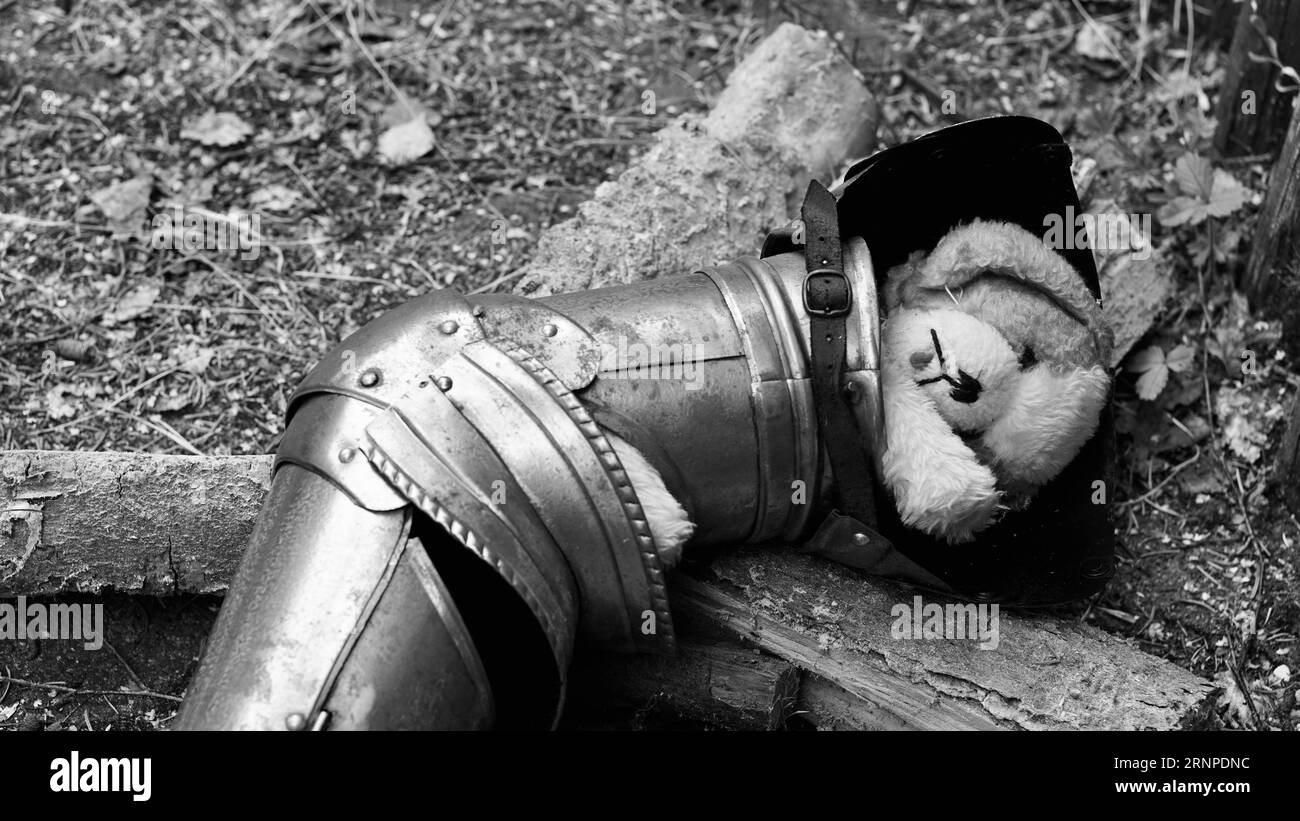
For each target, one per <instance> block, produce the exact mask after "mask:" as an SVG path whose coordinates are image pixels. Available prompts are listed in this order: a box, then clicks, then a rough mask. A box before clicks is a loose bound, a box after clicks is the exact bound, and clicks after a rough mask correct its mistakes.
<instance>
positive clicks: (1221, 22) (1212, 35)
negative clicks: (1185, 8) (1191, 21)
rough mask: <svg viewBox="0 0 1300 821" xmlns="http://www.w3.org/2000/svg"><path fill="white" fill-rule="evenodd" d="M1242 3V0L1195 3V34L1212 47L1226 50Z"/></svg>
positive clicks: (1206, 0) (1207, 0)
mask: <svg viewBox="0 0 1300 821" xmlns="http://www.w3.org/2000/svg"><path fill="white" fill-rule="evenodd" d="M1242 5H1243V0H1203V2H1201V3H1198V4H1196V6H1195V7H1194V8H1195V19H1196V35H1197V36H1198V37H1200V38H1202V39H1203V40H1204V42H1205V44H1206V45H1208V46H1209V47H1210V48H1212V49H1215V50H1217V51H1226V50H1228V49H1229V48H1231V46H1232V35H1233V32H1234V31H1235V30H1236V28H1237V16H1238V14H1239V13H1240V12H1241V7H1242Z"/></svg>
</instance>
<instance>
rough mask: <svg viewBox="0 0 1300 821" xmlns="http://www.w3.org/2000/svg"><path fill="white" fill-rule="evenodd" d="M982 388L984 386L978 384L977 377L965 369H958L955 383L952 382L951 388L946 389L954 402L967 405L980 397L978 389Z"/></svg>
mask: <svg viewBox="0 0 1300 821" xmlns="http://www.w3.org/2000/svg"><path fill="white" fill-rule="evenodd" d="M982 390H984V386H983V385H981V384H980V381H979V380H978V379H976V378H975V377H973V376H971V375H970V374H968V373H966V372H965V371H962V370H959V371H957V380H956V383H955V384H953V387H952V390H950V391H948V395H949V396H951V397H952V398H953V401H954V402H961V403H962V404H964V405H969V404H971V403H973V402H974V401H975V400H976V399H979V398H980V391H982Z"/></svg>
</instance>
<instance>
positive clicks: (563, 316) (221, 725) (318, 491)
mask: <svg viewBox="0 0 1300 821" xmlns="http://www.w3.org/2000/svg"><path fill="white" fill-rule="evenodd" d="M1005 119H1006V120H1013V121H1017V122H1013V123H1010V124H1008V123H1006V122H1005V121H1004V122H1002V123H1001V124H1000V125H999V124H997V123H993V124H992V125H989V124H988V123H991V122H993V121H983V122H984V123H985V124H984V125H981V124H980V123H979V122H977V123H970V124H965V125H962V126H957V127H955V128H954V129H952V131H954V132H960V133H958V134H956V136H955V137H953V138H950V139H946V140H944V139H940V140H932V139H931V138H928V137H927V138H923V139H921V140H918V141H916V142H914V143H910V144H907V145H904V146H900V147H899V148H896V149H891V151H890V152H884V153H882V154H879V155H876V157H875V158H872V160H869V161H868V162H867V163H866V164H864V166H862V167H860V168H858V169H855V172H856V173H855V175H854V177H853V180H852V181H851V183H850V184H849V185H847V186H846V187H845V188H844V190H842V191H841V192H840V199H839V206H838V208H839V210H838V223H839V224H838V226H837V225H836V220H837V217H836V212H835V203H834V201H833V200H832V201H831V202H830V209H831V210H830V217H829V223H827V221H826V220H824V219H822V220H820V221H818V220H817V219H814V220H813V221H812V222H811V223H810V224H809V225H808V226H805V227H810V228H813V229H814V230H813V236H811V237H809V238H808V244H807V245H806V246H803V247H801V246H799V245H798V244H797V243H796V242H794V241H792V240H793V239H794V238H793V237H791V236H790V235H789V234H788V233H784V234H780V233H779V234H776V235H774V236H773V237H772V238H770V241H769V243H768V244H767V246H766V247H765V250H764V254H763V256H762V257H761V258H746V259H741V260H738V261H736V262H732V263H729V264H726V265H722V266H719V267H714V268H705V269H702V270H699V271H697V272H695V273H690V274H686V275H683V276H679V277H673V278H665V279H660V280H652V281H647V282H641V283H637V284H632V285H625V286H620V287H615V288H607V289H600V290H594V291H587V292H583V293H576V294H565V295H558V296H553V297H548V298H545V299H540V300H529V299H524V298H521V297H515V296H504V295H490V296H471V297H466V296H462V295H459V294H456V293H453V292H450V291H441V292H436V293H432V294H429V295H427V296H424V297H421V298H418V299H415V300H413V301H411V302H409V303H407V304H405V305H402V306H400V307H398V308H396V309H394V310H392V311H390V312H389V313H387V314H384V315H383V316H381V317H380V318H379V319H377V320H375V321H374V322H372V323H370V324H369V325H367V326H366V327H364V328H363V329H361V330H360V331H358V332H357V333H355V334H353V335H352V336H350V337H349V338H348V339H346V340H345V341H344V342H343V343H342V344H340V345H339V346H338V347H337V348H336V349H334V350H333V351H331V352H330V353H329V354H327V355H326V356H325V357H324V359H323V360H322V361H321V362H320V363H319V365H318V366H317V367H316V368H315V369H314V370H313V371H312V372H311V373H310V374H309V375H308V377H307V378H306V380H305V381H304V382H303V384H302V385H301V386H300V387H299V388H298V390H297V391H296V392H295V394H294V395H293V397H292V398H291V400H290V406H289V411H288V416H289V422H288V427H287V430H286V432H285V435H284V438H283V440H282V443H281V445H280V448H279V450H278V452H277V455H276V460H275V467H274V472H273V477H272V482H271V488H270V491H269V494H268V496H267V499H266V502H265V507H264V509H263V511H262V513H261V515H260V517H259V519H258V522H257V525H256V527H255V529H254V533H253V535H252V538H251V540H250V544H249V546H248V552H247V554H246V556H245V558H244V560H243V562H242V564H241V566H240V569H239V572H238V574H237V575H236V577H235V579H234V581H233V582H232V585H231V589H230V593H229V595H228V597H227V599H226V602H225V604H224V606H223V607H222V610H221V613H220V616H219V618H218V620H217V625H216V628H215V630H214V632H213V635H212V636H211V638H210V641H209V643H208V647H207V650H206V652H205V655H204V658H203V661H202V663H201V665H200V668H199V671H198V673H197V674H196V676H195V678H194V681H193V682H192V684H191V686H190V690H189V693H188V694H187V697H186V700H185V704H184V707H183V709H182V711H181V715H180V716H179V718H178V720H177V723H176V726H177V727H178V728H183V729H226V728H250V729H251V728H258V729H279V728H288V729H314V728H326V729H387V728H404V729H435V728H437V729H470V728H487V727H547V726H551V725H553V724H554V722H555V721H556V719H557V718H558V715H559V711H560V708H561V706H562V704H563V698H564V686H565V677H566V675H567V671H568V668H569V662H570V659H571V658H572V655H573V649H574V646H575V644H576V643H577V642H579V641H582V642H586V643H589V644H592V645H597V646H600V647H602V648H606V649H614V650H623V651H651V652H666V651H671V649H672V647H673V623H672V615H671V612H670V610H669V603H668V595H667V590H666V586H665V567H664V562H663V561H662V558H661V556H660V554H659V552H658V550H656V545H655V542H654V538H653V534H652V532H651V530H650V527H649V525H648V523H647V519H646V513H645V511H644V509H643V507H642V504H641V500H640V498H639V497H638V491H637V488H636V487H635V486H634V484H633V482H632V481H631V480H630V479H629V476H628V473H627V470H626V469H625V467H624V465H623V463H622V462H621V460H620V458H619V456H618V453H617V452H616V450H615V448H614V446H613V445H612V444H611V441H612V440H611V436H616V437H617V438H618V439H620V440H622V441H623V442H625V443H627V444H628V445H630V446H631V447H633V448H635V449H636V450H637V452H638V453H640V454H641V455H642V456H644V458H645V460H646V461H647V462H648V463H649V464H650V465H651V466H653V468H654V469H655V470H656V471H657V472H658V474H659V476H660V477H661V478H662V479H663V482H664V484H665V486H666V487H667V489H668V490H669V491H670V492H671V494H672V496H673V497H675V499H676V500H677V501H678V502H680V504H681V505H682V506H683V507H684V508H685V510H686V511H687V512H688V513H689V515H690V518H691V520H692V521H693V522H694V525H695V528H696V533H695V537H694V540H693V544H708V543H716V544H722V543H729V544H734V543H741V542H764V541H775V542H778V543H782V544H788V543H801V542H804V541H808V543H809V545H810V548H811V549H813V550H815V551H817V552H819V553H821V554H822V555H825V556H829V557H831V558H836V559H839V560H842V561H846V562H849V563H851V564H854V565H855V566H858V567H862V568H866V569H868V570H870V571H872V572H876V573H880V574H883V575H889V576H892V577H895V578H903V579H906V580H908V581H911V582H914V583H917V584H921V585H924V586H927V587H929V588H931V589H937V590H941V591H949V592H951V591H958V592H963V593H965V594H967V595H972V596H978V597H983V598H989V599H996V600H1001V601H1011V602H1045V601H1059V600H1063V599H1069V598H1075V597H1077V596H1080V595H1086V594H1087V593H1090V592H1093V591H1095V590H1096V589H1097V588H1098V587H1099V586H1100V584H1101V583H1102V582H1104V580H1105V578H1106V576H1107V575H1108V570H1109V564H1108V562H1109V557H1110V553H1111V550H1110V542H1109V537H1108V536H1106V535H1105V534H1106V532H1107V530H1108V527H1107V525H1106V522H1105V520H1104V508H1101V509H1097V510H1093V509H1083V508H1080V505H1079V503H1078V501H1077V500H1079V499H1086V498H1087V495H1086V490H1084V489H1086V488H1088V487H1089V485H1090V483H1091V482H1092V481H1093V480H1094V479H1095V477H1096V475H1097V473H1098V470H1099V468H1098V466H1099V464H1100V462H1101V460H1100V457H1099V455H1098V454H1099V453H1100V450H1099V447H1096V446H1090V447H1089V448H1087V449H1085V452H1084V453H1083V454H1081V456H1080V457H1079V458H1078V459H1076V460H1075V461H1076V463H1077V464H1075V465H1072V466H1071V467H1070V468H1069V469H1067V470H1066V472H1065V473H1064V474H1063V475H1062V477H1060V478H1059V479H1058V480H1056V481H1055V482H1054V483H1053V485H1052V486H1051V487H1049V488H1046V489H1045V490H1044V491H1043V492H1042V493H1040V494H1039V497H1038V499H1037V500H1036V502H1035V509H1034V510H1031V511H1028V512H1026V513H1024V514H1017V515H1018V518H1017V519H1016V520H1015V521H1014V522H1012V523H1009V524H1000V525H999V526H998V527H997V528H994V530H993V531H992V536H991V537H990V539H989V541H988V543H987V544H985V545H983V546H982V547H981V551H980V552H974V551H973V550H972V549H969V548H968V549H965V550H963V551H961V552H953V551H952V550H950V549H947V550H946V549H944V548H945V547H948V546H941V545H936V544H933V543H931V542H927V541H926V540H925V539H923V538H920V537H919V535H918V534H916V533H911V532H908V530H907V529H906V528H904V527H902V526H901V525H900V523H899V522H898V520H897V516H896V515H893V516H892V518H891V515H892V514H891V510H890V506H889V505H888V504H876V502H877V501H880V500H882V497H881V496H880V491H879V488H878V487H873V486H872V481H871V477H872V476H873V475H878V473H879V456H880V452H881V449H882V448H883V447H884V445H885V442H884V440H883V435H882V433H881V431H882V429H883V425H882V421H883V420H882V410H881V407H882V405H881V393H880V377H879V363H880V343H879V330H878V324H879V320H880V316H879V312H878V308H877V302H876V285H877V277H876V272H875V269H876V268H881V267H883V266H884V265H886V264H889V265H892V264H896V263H897V262H899V261H901V260H902V259H905V258H906V253H907V252H908V251H909V250H911V249H915V248H920V247H929V245H927V243H929V244H930V245H932V244H933V242H934V240H935V239H937V237H938V236H939V235H940V234H941V233H942V231H943V230H946V229H947V228H948V227H951V226H952V225H954V224H956V223H957V222H958V221H960V220H961V219H962V218H963V215H964V214H967V213H968V212H969V213H982V212H981V211H979V210H977V209H983V212H993V213H997V212H998V209H1004V210H1007V211H1008V212H1010V211H1013V210H1014V209H1023V210H1024V211H1025V215H1024V216H1023V217H1021V216H1017V215H1016V214H1012V213H1008V214H1000V213H997V215H998V216H999V217H1000V218H1003V219H1017V220H1019V221H1020V222H1021V223H1022V224H1024V225H1026V226H1030V225H1032V223H1033V221H1034V220H1036V219H1040V218H1041V214H1042V212H1043V210H1044V209H1048V210H1050V209H1059V208H1060V207H1062V206H1063V205H1068V204H1070V203H1073V204H1074V206H1076V207H1077V198H1076V197H1074V192H1073V187H1072V185H1070V183H1069V156H1068V150H1066V151H1065V154H1064V156H1063V157H1062V155H1061V153H1060V152H1059V151H1057V150H1055V149H1056V148H1058V147H1063V143H1060V137H1059V135H1055V132H1054V131H1053V130H1051V129H1050V127H1047V126H1045V125H1044V124H1042V123H1035V122H1034V121H1026V120H1024V119H1023V118H1005ZM1026 123H1033V124H1032V125H1027V124H1026ZM1044 128H1046V129H1047V132H1050V134H1048V133H1046V132H1044V131H1043V129H1044ZM981 135H982V136H981ZM1052 135H1055V136H1054V137H1053V136H1052ZM927 140H930V142H929V143H927ZM1058 144H1059V145H1058ZM927 145H928V146H929V148H926V146H927ZM916 146H922V149H917V148H916ZM1039 149H1044V150H1042V151H1040V150H1039ZM1048 149H1050V150H1048ZM918 151H921V152H922V153H921V154H919V155H918ZM984 151H987V152H990V153H998V152H1002V153H1005V154H1006V155H1007V156H1008V157H1010V158H1012V159H1014V160H1015V161H1016V162H1022V161H1023V155H1024V152H1027V151H1028V152H1031V154H1032V156H1034V157H1039V156H1040V155H1041V158H1042V162H1043V163H1044V166H1043V168H1044V169H1045V170H1044V171H1043V173H1042V174H1041V175H1035V176H1032V177H1031V179H1032V180H1034V184H1035V185H1037V184H1038V183H1039V182H1041V183H1042V185H1043V186H1045V187H1044V188H1043V190H1042V191H1038V192H1036V193H1033V192H1031V193H1032V196H1031V199H1034V201H1035V202H1036V203H1037V204H1036V205H1034V206H1033V207H1027V206H1024V205H1023V204H1022V203H1021V202H1020V200H1016V199H1014V198H1012V197H1010V195H1007V194H1004V193H1000V192H998V191H993V193H992V194H991V195H989V196H986V197H984V198H983V199H980V200H979V205H978V206H977V205H974V204H972V202H971V201H968V200H967V199H963V198H961V197H958V196H953V197H950V198H948V199H945V200H943V201H942V205H941V207H942V208H948V209H950V210H951V211H952V213H948V212H946V211H945V212H942V213H940V214H936V215H934V216H933V218H929V217H927V216H925V215H924V214H923V210H924V209H922V208H921V207H920V206H918V205H916V204H915V203H912V204H910V206H909V207H910V211H908V210H905V211H904V213H910V215H911V217H912V218H913V219H914V220H917V221H918V223H917V224H916V225H913V224H911V223H908V222H900V221H899V219H898V218H897V217H894V216H891V215H890V214H889V213H888V207H889V206H890V204H891V203H894V204H896V203H900V202H904V201H906V199H907V197H909V196H914V194H913V193H912V189H913V187H915V188H921V189H924V188H925V187H926V185H928V184H929V183H930V182H931V180H930V179H929V178H928V177H927V176H926V175H929V176H930V177H934V178H946V177H947V176H952V175H953V174H954V173H955V172H954V169H955V168H962V169H964V168H967V167H968V166H969V167H971V168H974V169H976V170H978V171H979V173H980V174H984V175H985V177H987V178H988V179H985V178H984V177H980V178H979V179H980V180H982V181H983V182H981V184H982V185H985V184H987V183H988V180H991V179H996V178H997V177H998V176H999V175H1000V174H1001V173H1002V171H1001V170H1000V167H999V166H998V165H997V164H996V163H994V164H991V165H989V164H988V163H986V162H985V158H984V157H983V155H982V154H981V153H979V152H984ZM891 152H904V154H903V156H904V157H909V156H920V157H921V159H919V160H916V161H909V163H904V164H903V166H902V167H904V168H906V169H907V173H903V172H902V171H900V170H899V169H900V165H899V163H898V162H895V161H894V158H896V157H898V156H900V155H898V154H893V155H891ZM906 152H911V153H910V154H909V153H906ZM926 152H928V153H926ZM963 152H965V153H963ZM970 152H975V153H974V154H971V153H970ZM999 156H1001V154H999ZM945 157H946V158H947V159H944V158H945ZM882 158H883V159H882ZM977 160H978V162H977ZM1062 162H1063V164H1062ZM945 163H949V164H947V165H946V164H945ZM951 163H955V165H953V164H951ZM981 163H983V164H981ZM986 165H988V167H987V168H986V167H985V166H986ZM1049 172H1050V173H1049ZM918 175H920V177H919V178H918ZM918 179H919V182H918ZM989 187H990V188H991V186H989ZM1067 188H1068V192H1067V191H1066V189H1067ZM864 192H868V193H864ZM870 192H874V193H875V194H876V195H877V196H878V197H879V198H880V199H879V201H877V200H876V199H873V198H872V197H871V196H869V195H868V194H869V193H870ZM1022 193H1023V192H1022ZM1027 196H1028V195H1027ZM998 197H1002V198H1003V199H1005V200H1006V202H1005V204H1004V203H1002V201H1001V200H999V199H998ZM805 215H806V216H807V215H808V212H807V211H805ZM813 216H814V217H816V216H817V214H816V213H814V214H813ZM822 216H823V217H824V216H825V214H824V213H823V214H822ZM841 236H842V237H843V238H844V240H843V242H841V241H840V239H839V237H841ZM805 248H807V249H809V250H810V253H808V254H807V257H808V258H807V259H806V258H805V256H806V255H805V253H804V251H805ZM812 250H815V251H816V253H812V252H811V251H812ZM836 251H838V253H836ZM873 263H874V266H873ZM1071 264H1073V265H1075V267H1076V268H1078V269H1079V270H1080V271H1081V276H1083V277H1084V279H1085V282H1086V283H1087V284H1088V287H1089V288H1090V289H1092V291H1093V292H1094V293H1096V288H1097V282H1096V271H1095V268H1094V267H1093V266H1092V262H1091V258H1090V257H1089V258H1088V259H1086V260H1083V259H1082V258H1080V259H1077V260H1073V261H1072V263H1071ZM810 335H812V336H811V337H810ZM827 357H830V358H829V359H828V358H827ZM828 362H829V363H830V364H829V365H828V364H827V363H828ZM832 404H834V410H836V411H837V413H838V414H839V415H838V416H835V415H830V416H828V415H827V413H828V408H830V406H831V405H832ZM845 431H847V433H845ZM1100 442H1101V435H1100V434H1099V436H1098V438H1097V441H1096V442H1094V443H1093V445H1099V443H1100ZM829 474H834V479H835V482H834V483H833V486H832V483H831V482H830V479H829ZM846 485H847V486H850V487H849V488H848V489H849V490H852V491H853V492H852V493H847V492H846ZM832 487H833V489H834V490H835V492H836V496H837V500H838V502H839V506H840V508H841V509H840V510H837V511H831V512H830V513H829V514H827V512H826V511H824V510H819V509H818V507H817V502H818V500H819V499H820V498H822V496H823V495H824V492H825V491H827V490H828V489H832ZM846 499H850V500H855V501H851V503H849V504H847V505H846V504H845V500H846ZM877 515H878V517H879V521H877ZM1099 515H1100V518H1099ZM810 534H811V539H810V540H809V539H808V537H809V536H810ZM1044 534H1048V536H1049V537H1050V538H1049V539H1045V538H1043V537H1044Z"/></svg>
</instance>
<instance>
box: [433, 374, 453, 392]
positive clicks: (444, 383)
mask: <svg viewBox="0 0 1300 821" xmlns="http://www.w3.org/2000/svg"><path fill="white" fill-rule="evenodd" d="M434 381H435V382H436V383H437V384H438V389H439V390H443V391H449V390H451V377H450V376H440V377H438V378H437V379H435V380H434Z"/></svg>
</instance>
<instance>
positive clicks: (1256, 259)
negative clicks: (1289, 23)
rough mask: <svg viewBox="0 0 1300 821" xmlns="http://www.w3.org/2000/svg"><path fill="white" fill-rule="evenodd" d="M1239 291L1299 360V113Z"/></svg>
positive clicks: (1275, 169) (1277, 167) (1273, 178)
mask: <svg viewBox="0 0 1300 821" xmlns="http://www.w3.org/2000/svg"><path fill="white" fill-rule="evenodd" d="M1297 25H1300V21H1297ZM1242 290H1244V291H1245V293H1246V296H1247V297H1249V298H1250V301H1251V304H1252V305H1253V306H1254V307H1255V308H1257V309H1258V310H1260V311H1261V312H1262V313H1264V314H1265V315H1267V316H1270V317H1275V318H1280V319H1281V320H1282V342H1283V344H1284V345H1285V346H1286V348H1287V351H1288V352H1289V353H1290V354H1291V355H1292V356H1296V355H1300V108H1297V109H1295V111H1294V112H1293V113H1292V117H1291V127H1290V129H1289V130H1288V132H1287V138H1286V143H1285V144H1284V145H1283V147H1282V154H1281V156H1279V157H1278V160H1277V162H1276V163H1275V164H1274V165H1273V170H1272V172H1271V173H1270V174H1269V186H1268V193H1267V194H1265V196H1264V204H1263V206H1262V207H1261V208H1260V212H1259V221H1258V222H1257V223H1256V225H1255V238H1254V243H1253V244H1252V246H1251V250H1250V258H1249V259H1248V260H1247V262H1246V271H1245V273H1244V275H1243V277H1242Z"/></svg>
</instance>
